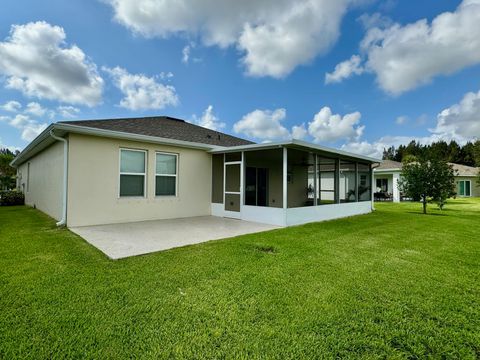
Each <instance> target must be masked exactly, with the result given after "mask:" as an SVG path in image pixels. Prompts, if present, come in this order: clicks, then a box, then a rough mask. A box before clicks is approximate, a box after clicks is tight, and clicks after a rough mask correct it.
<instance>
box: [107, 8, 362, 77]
mask: <svg viewBox="0 0 480 360" xmlns="http://www.w3.org/2000/svg"><path fill="white" fill-rule="evenodd" d="M105 1H106V2H107V3H109V4H110V5H111V6H112V7H113V9H114V13H115V19H116V20H117V21H118V22H119V23H121V24H123V25H124V26H126V27H127V28H129V29H130V30H132V31H133V32H135V33H137V34H141V35H143V36H147V37H153V36H158V37H161V38H165V37H168V36H171V35H180V36H184V35H191V36H199V37H200V39H201V40H202V42H203V44H205V45H207V46H219V47H222V48H225V47H228V46H232V45H233V46H236V47H238V48H239V49H240V50H241V51H242V52H243V54H244V57H243V58H242V63H243V64H244V65H245V66H246V72H247V74H249V75H252V76H272V77H284V76H286V75H288V74H289V73H290V72H291V71H293V70H294V69H295V68H296V67H297V66H299V65H302V64H306V63H308V62H309V61H311V60H312V59H314V58H315V57H316V56H317V55H319V54H321V53H323V52H325V51H326V50H327V49H328V48H329V47H330V46H331V45H332V44H333V43H334V42H335V41H336V39H337V37H338V35H339V25H340V21H341V19H342V17H343V15H344V13H345V12H346V11H347V8H348V6H349V5H350V4H351V3H355V2H357V1H356V0H337V1H330V0H315V1H311V0H298V1H296V2H295V3H292V2H291V1H289V0H244V1H237V0H224V1H212V0H198V1H193V2H187V1H185V0H180V1H164V0H105Z"/></svg>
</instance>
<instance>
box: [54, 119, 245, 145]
mask: <svg viewBox="0 0 480 360" xmlns="http://www.w3.org/2000/svg"><path fill="white" fill-rule="evenodd" d="M60 123H61V124H69V125H76V126H84V127H89V128H95V129H102V130H111V131H119V132H124V133H130V134H137V135H147V136H156V137H160V138H167V139H174V140H182V141H189V142H196V143H202V144H208V145H214V146H226V147H229V146H239V145H248V144H253V142H251V141H248V140H244V139H241V138H238V137H235V136H231V135H228V134H224V133H221V132H219V131H214V130H210V129H207V128H204V127H201V126H198V125H194V124H191V123H188V122H186V121H184V120H181V119H175V118H172V117H168V116H154V117H142V118H121V119H102V120H78V121H60Z"/></svg>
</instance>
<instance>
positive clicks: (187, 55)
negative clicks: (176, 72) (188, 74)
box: [182, 45, 190, 64]
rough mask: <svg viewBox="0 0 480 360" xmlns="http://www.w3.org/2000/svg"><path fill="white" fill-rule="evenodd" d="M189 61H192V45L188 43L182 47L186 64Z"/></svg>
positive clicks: (183, 59)
mask: <svg viewBox="0 0 480 360" xmlns="http://www.w3.org/2000/svg"><path fill="white" fill-rule="evenodd" d="M189 61H190V45H186V46H185V47H184V48H183V49H182V62H183V63H184V64H188V62H189Z"/></svg>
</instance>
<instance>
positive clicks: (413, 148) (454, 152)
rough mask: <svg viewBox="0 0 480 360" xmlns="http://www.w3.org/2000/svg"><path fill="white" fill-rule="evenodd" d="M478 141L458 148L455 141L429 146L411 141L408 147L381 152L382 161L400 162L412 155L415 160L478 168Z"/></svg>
mask: <svg viewBox="0 0 480 360" xmlns="http://www.w3.org/2000/svg"><path fill="white" fill-rule="evenodd" d="M479 152H480V141H478V140H477V141H476V143H472V142H468V143H466V144H465V145H463V146H460V145H459V144H458V143H457V142H456V141H450V143H447V142H446V141H438V142H434V143H432V144H430V145H422V144H421V143H420V142H417V141H414V140H413V141H411V142H410V143H409V144H408V145H400V146H399V147H398V148H396V147H395V146H391V147H389V148H388V149H384V150H383V160H394V161H399V162H402V161H403V160H404V159H405V157H406V156H408V155H413V156H415V157H416V158H426V159H434V158H435V159H441V160H444V161H446V162H451V163H456V164H462V165H467V166H480V154H479Z"/></svg>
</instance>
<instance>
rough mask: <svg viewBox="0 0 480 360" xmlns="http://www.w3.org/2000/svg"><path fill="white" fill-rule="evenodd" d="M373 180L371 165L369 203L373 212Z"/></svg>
mask: <svg viewBox="0 0 480 360" xmlns="http://www.w3.org/2000/svg"><path fill="white" fill-rule="evenodd" d="M373 180H375V179H374V176H373V164H370V201H371V202H372V210H375V199H374V197H373V189H374V187H373V186H374V185H373Z"/></svg>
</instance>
